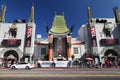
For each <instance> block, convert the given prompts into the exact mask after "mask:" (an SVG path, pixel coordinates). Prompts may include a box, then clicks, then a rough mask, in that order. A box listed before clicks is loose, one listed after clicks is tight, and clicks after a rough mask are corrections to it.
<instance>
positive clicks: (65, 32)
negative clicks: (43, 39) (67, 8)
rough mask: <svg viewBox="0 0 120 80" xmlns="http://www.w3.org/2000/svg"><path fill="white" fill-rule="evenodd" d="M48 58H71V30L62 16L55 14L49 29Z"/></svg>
mask: <svg viewBox="0 0 120 80" xmlns="http://www.w3.org/2000/svg"><path fill="white" fill-rule="evenodd" d="M48 41H49V60H50V61H51V60H53V59H54V58H56V59H62V60H64V59H65V60H67V59H70V58H71V32H70V30H69V29H68V27H67V25H66V22H65V19H64V16H63V15H55V18H54V21H53V24H52V27H51V29H50V30H49V36H48Z"/></svg>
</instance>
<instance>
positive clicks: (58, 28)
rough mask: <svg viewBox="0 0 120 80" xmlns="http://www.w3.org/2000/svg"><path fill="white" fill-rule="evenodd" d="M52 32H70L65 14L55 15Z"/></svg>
mask: <svg viewBox="0 0 120 80" xmlns="http://www.w3.org/2000/svg"><path fill="white" fill-rule="evenodd" d="M50 32H52V33H58V34H62V33H66V32H69V29H68V27H67V25H66V21H65V19H64V16H63V15H55V18H54V21H53V24H52V28H51V29H50Z"/></svg>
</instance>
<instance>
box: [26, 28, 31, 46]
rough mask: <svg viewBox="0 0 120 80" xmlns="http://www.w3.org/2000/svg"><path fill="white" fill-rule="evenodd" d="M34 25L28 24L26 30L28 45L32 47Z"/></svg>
mask: <svg viewBox="0 0 120 80" xmlns="http://www.w3.org/2000/svg"><path fill="white" fill-rule="evenodd" d="M31 38H32V26H27V32H26V47H31Z"/></svg>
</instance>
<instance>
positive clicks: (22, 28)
mask: <svg viewBox="0 0 120 80" xmlns="http://www.w3.org/2000/svg"><path fill="white" fill-rule="evenodd" d="M5 11H6V6H4V7H3V8H2V12H1V16H0V62H1V63H4V64H5V66H7V65H8V64H13V62H21V61H25V62H32V61H33V53H34V38H35V27H36V25H35V23H34V6H32V8H31V15H30V19H29V22H26V21H25V20H15V21H13V22H11V23H6V22H4V16H5Z"/></svg>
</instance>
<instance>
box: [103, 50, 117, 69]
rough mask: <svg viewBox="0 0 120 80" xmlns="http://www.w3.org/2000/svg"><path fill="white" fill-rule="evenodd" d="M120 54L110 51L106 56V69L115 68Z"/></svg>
mask: <svg viewBox="0 0 120 80" xmlns="http://www.w3.org/2000/svg"><path fill="white" fill-rule="evenodd" d="M118 56H119V55H118V53H117V52H116V51H114V50H112V49H109V50H107V51H106V52H105V54H104V60H105V64H106V67H111V66H115V65H116V62H117V60H118Z"/></svg>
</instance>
